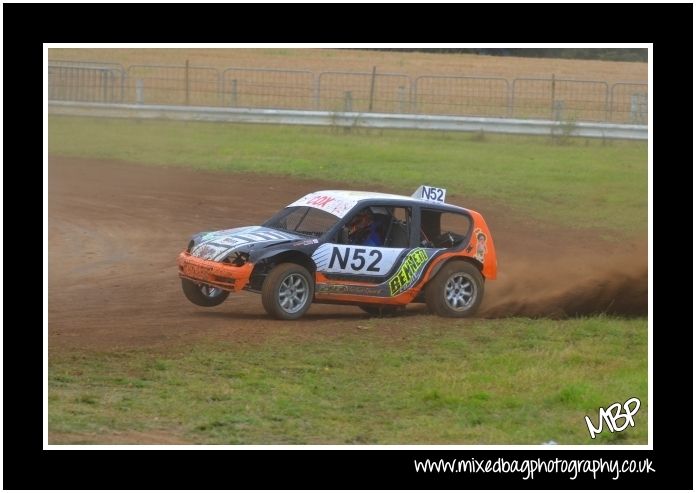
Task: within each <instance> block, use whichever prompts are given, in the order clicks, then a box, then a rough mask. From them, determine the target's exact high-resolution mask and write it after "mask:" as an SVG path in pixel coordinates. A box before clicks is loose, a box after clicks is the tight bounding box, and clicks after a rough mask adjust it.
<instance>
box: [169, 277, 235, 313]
mask: <svg viewBox="0 0 696 493" xmlns="http://www.w3.org/2000/svg"><path fill="white" fill-rule="evenodd" d="M181 289H183V290H184V294H185V295H186V298H187V299H188V300H189V301H190V302H191V303H193V304H194V305H198V306H208V307H210V306H218V305H219V304H220V303H222V302H223V301H225V300H226V299H227V297H228V296H229V295H230V292H229V291H225V290H224V289H220V288H216V287H214V286H209V285H207V284H196V283H195V282H193V281H191V280H189V279H182V280H181Z"/></svg>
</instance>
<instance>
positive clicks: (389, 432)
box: [49, 317, 648, 444]
mask: <svg viewBox="0 0 696 493" xmlns="http://www.w3.org/2000/svg"><path fill="white" fill-rule="evenodd" d="M359 323H360V325H358V326H357V327H356V328H355V330H353V331H350V332H347V333H345V335H341V336H338V337H328V336H327V337H317V338H314V339H312V340H304V341H299V342H298V341H296V340H294V339H293V338H292V330H291V329H290V328H289V329H288V330H286V331H278V332H277V333H274V334H273V335H271V336H270V338H269V339H268V340H266V341H264V342H263V343H256V344H253V343H248V344H244V345H231V344H221V343H219V342H218V343H215V344H213V343H212V342H211V343H208V344H199V345H195V346H188V347H178V348H173V349H170V350H168V351H166V352H160V353H157V352H155V353H153V352H152V351H149V350H134V351H111V352H103V353H102V352H99V353H94V352H68V353H62V354H57V355H51V362H50V370H49V409H50V415H49V428H50V430H51V441H52V442H53V443H61V442H68V443H95V442H96V443H108V442H111V441H119V440H120V441H124V440H125V442H126V443H128V437H129V436H132V434H133V433H141V434H143V435H145V436H147V434H148V433H155V434H156V436H158V439H159V440H162V441H165V442H167V443H171V442H178V441H181V442H193V443H228V444H241V443H254V444H278V443H284V444H295V443H298V444H301V443H337V444H364V443H370V444H411V443H429V444H444V443H457V444H541V443H543V442H546V441H548V440H555V441H556V442H558V443H560V444H590V443H593V444H635V443H647V408H648V401H647V380H646V375H647V322H646V321H645V320H641V319H634V320H621V319H613V318H606V317H594V318H587V319H576V320H567V321H549V320H527V319H508V320H497V321H496V320H492V321H491V320H489V321H484V320H479V321H451V320H443V319H432V323H427V324H424V325H423V326H422V327H421V326H419V327H411V328H410V329H408V330H404V331H403V333H402V334H401V336H400V337H395V336H394V334H393V333H392V334H384V333H383V332H381V331H380V320H379V319H370V320H361V321H359ZM630 397H638V398H639V399H640V400H641V409H640V412H639V413H638V414H637V415H636V427H635V428H630V427H629V428H628V429H627V430H626V431H624V432H622V433H614V434H612V433H609V432H608V431H606V428H605V431H604V432H603V433H602V434H601V435H599V436H598V437H597V439H596V440H594V441H593V440H591V439H590V437H589V434H588V431H587V427H586V425H585V421H584V416H585V415H588V416H590V418H591V419H592V421H593V423H595V424H596V423H597V413H598V410H599V408H600V407H607V406H609V405H610V404H612V403H614V402H616V401H617V400H621V401H622V402H623V401H625V400H626V399H628V398H630ZM119 436H121V438H120V439H119V438H118V437H119ZM124 436H125V439H124V438H123V437H124ZM150 436H151V435H150Z"/></svg>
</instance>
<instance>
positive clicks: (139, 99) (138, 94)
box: [135, 79, 145, 104]
mask: <svg viewBox="0 0 696 493" xmlns="http://www.w3.org/2000/svg"><path fill="white" fill-rule="evenodd" d="M143 96H144V95H143V79H138V80H136V81H135V102H136V103H138V104H143V103H144V102H145V98H144V97H143Z"/></svg>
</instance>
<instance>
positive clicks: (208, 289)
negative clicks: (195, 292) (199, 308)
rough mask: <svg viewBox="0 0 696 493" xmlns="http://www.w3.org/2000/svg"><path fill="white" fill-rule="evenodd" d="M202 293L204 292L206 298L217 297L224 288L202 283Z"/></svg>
mask: <svg viewBox="0 0 696 493" xmlns="http://www.w3.org/2000/svg"><path fill="white" fill-rule="evenodd" d="M201 293H203V296H205V297H206V298H215V297H216V296H218V295H219V294H220V293H222V289H220V288H216V287H215V286H208V285H207V284H201Z"/></svg>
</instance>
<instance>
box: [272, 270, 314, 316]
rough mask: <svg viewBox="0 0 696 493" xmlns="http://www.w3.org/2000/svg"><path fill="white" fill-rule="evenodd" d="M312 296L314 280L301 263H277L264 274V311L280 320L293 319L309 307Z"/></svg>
mask: <svg viewBox="0 0 696 493" xmlns="http://www.w3.org/2000/svg"><path fill="white" fill-rule="evenodd" d="M313 298H314V281H313V280H312V276H311V274H310V273H309V271H308V270H307V269H305V268H304V267H302V266H301V265H297V264H292V263H284V264H278V265H277V266H275V267H274V268H273V270H272V271H271V272H270V273H269V274H268V275H267V276H266V279H265V280H264V281H263V287H262V288H261V301H262V302H263V307H264V308H265V310H266V312H267V313H268V314H269V315H270V316H272V317H275V318H277V319H280V320H295V319H297V318H300V317H301V316H302V315H304V313H305V312H306V311H307V310H308V309H309V305H311V304H312V299H313Z"/></svg>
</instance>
